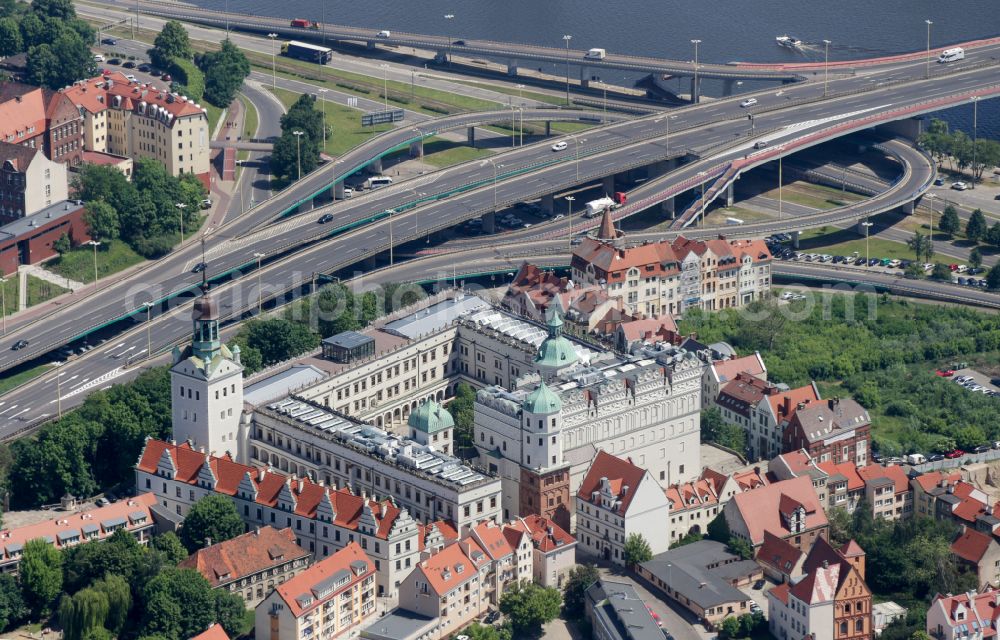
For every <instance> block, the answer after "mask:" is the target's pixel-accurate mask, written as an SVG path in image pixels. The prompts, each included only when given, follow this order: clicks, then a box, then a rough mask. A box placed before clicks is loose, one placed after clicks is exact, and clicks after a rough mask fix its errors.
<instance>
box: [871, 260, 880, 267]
mask: <svg viewBox="0 0 1000 640" xmlns="http://www.w3.org/2000/svg"><path fill="white" fill-rule="evenodd" d="M881 262H882V261H881V260H879V259H878V258H872V259H870V260H869V261H868V266H869V267H874V266H875V265H877V264H879V263H881Z"/></svg>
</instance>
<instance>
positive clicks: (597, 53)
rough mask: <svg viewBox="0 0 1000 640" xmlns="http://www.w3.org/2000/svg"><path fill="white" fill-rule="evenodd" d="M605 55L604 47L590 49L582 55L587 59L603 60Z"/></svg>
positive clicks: (606, 53)
mask: <svg viewBox="0 0 1000 640" xmlns="http://www.w3.org/2000/svg"><path fill="white" fill-rule="evenodd" d="M606 55H608V52H607V51H605V50H604V49H591V50H589V51H587V53H586V54H584V56H583V57H584V58H586V59H588V60H604V57H605V56H606Z"/></svg>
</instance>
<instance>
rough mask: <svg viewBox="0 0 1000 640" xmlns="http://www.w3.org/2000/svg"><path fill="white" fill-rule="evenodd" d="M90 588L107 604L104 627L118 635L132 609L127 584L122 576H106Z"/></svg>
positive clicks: (130, 594) (130, 592) (130, 595)
mask: <svg viewBox="0 0 1000 640" xmlns="http://www.w3.org/2000/svg"><path fill="white" fill-rule="evenodd" d="M155 539H156V538H154V540H155ZM92 588H93V589H94V590H95V591H98V592H100V593H102V594H104V597H105V598H106V599H107V602H108V613H107V615H106V616H105V617H104V626H105V627H106V628H107V629H108V630H109V631H111V633H113V634H115V635H117V634H119V633H120V632H121V630H122V629H123V628H124V627H125V621H126V620H127V619H128V612H129V610H130V609H131V608H132V591H131V589H130V587H129V584H128V582H126V581H125V578H123V577H122V576H116V575H113V574H108V575H106V576H104V578H102V579H101V580H98V581H97V582H95V583H94V584H93V587H92Z"/></svg>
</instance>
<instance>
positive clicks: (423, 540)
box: [417, 520, 458, 551]
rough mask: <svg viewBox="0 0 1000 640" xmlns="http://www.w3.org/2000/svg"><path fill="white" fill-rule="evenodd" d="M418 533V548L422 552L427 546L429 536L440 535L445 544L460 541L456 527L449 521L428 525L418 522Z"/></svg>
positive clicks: (439, 521) (437, 521)
mask: <svg viewBox="0 0 1000 640" xmlns="http://www.w3.org/2000/svg"><path fill="white" fill-rule="evenodd" d="M417 532H418V533H417V546H418V548H419V549H420V551H423V550H424V548H425V546H426V545H427V538H428V536H436V535H438V534H440V536H441V538H442V541H443V543H444V544H448V543H449V542H454V541H456V540H458V532H457V531H455V527H453V526H452V525H451V523H450V522H448V521H447V520H435V521H434V522H429V523H427V524H423V523H422V522H418V523H417Z"/></svg>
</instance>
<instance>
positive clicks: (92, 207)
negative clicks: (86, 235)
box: [83, 200, 121, 242]
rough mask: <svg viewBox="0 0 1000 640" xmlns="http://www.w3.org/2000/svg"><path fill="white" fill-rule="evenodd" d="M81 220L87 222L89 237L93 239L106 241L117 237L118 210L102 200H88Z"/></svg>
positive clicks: (118, 224) (118, 225)
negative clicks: (85, 211)
mask: <svg viewBox="0 0 1000 640" xmlns="http://www.w3.org/2000/svg"><path fill="white" fill-rule="evenodd" d="M83 221H84V222H85V223H86V224H87V228H88V229H89V230H90V237H91V238H93V239H94V240H100V241H101V242H108V241H110V240H117V239H118V234H119V232H120V231H121V224H120V222H119V220H118V212H117V211H115V208H114V207H112V206H111V205H110V204H108V203H107V202H105V201H104V200H96V201H93V202H88V203H87V213H85V214H84V216H83Z"/></svg>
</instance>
